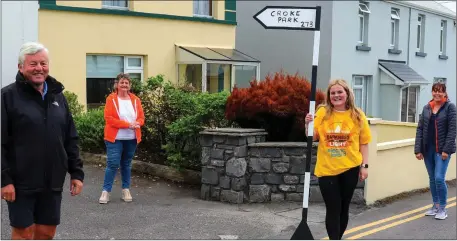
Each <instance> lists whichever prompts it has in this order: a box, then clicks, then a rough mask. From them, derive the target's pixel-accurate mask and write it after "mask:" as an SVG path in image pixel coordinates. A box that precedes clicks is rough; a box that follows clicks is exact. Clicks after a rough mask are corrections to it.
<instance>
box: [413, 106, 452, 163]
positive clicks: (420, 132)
mask: <svg viewBox="0 0 457 241" xmlns="http://www.w3.org/2000/svg"><path fill="white" fill-rule="evenodd" d="M432 105H433V102H432V101H430V102H429V103H428V104H427V105H425V106H424V109H423V110H422V114H421V116H420V118H419V123H418V126H417V130H416V144H415V146H414V154H418V153H422V154H423V155H425V153H426V152H427V150H428V147H429V146H430V143H429V142H430V141H434V142H435V146H436V152H437V153H442V152H445V153H447V154H448V155H450V154H453V153H455V151H456V150H455V149H456V144H455V142H456V135H457V129H456V125H457V123H456V107H455V104H453V103H451V102H450V101H449V100H447V101H446V102H445V103H444V104H443V106H441V108H440V110H439V111H438V113H437V115H436V119H435V123H432V124H433V125H434V126H435V128H436V129H435V130H436V131H435V138H433V140H430V138H429V133H428V131H429V124H430V118H431V116H432V109H433V108H432Z"/></svg>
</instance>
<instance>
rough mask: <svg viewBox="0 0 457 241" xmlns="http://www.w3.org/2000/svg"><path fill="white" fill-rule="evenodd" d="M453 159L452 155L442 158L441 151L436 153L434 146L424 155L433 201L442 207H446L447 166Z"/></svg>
mask: <svg viewBox="0 0 457 241" xmlns="http://www.w3.org/2000/svg"><path fill="white" fill-rule="evenodd" d="M449 160H451V155H449V156H448V158H447V159H446V160H443V159H442V158H441V153H436V150H435V149H434V147H431V148H429V150H428V152H427V153H426V155H425V156H424V162H425V167H426V168H427V173H428V177H429V181H430V191H431V193H432V200H433V203H434V204H435V205H436V204H439V205H440V207H442V208H444V207H446V201H447V185H446V181H445V177H446V171H447V167H448V165H449Z"/></svg>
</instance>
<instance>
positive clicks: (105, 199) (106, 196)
mask: <svg viewBox="0 0 457 241" xmlns="http://www.w3.org/2000/svg"><path fill="white" fill-rule="evenodd" d="M98 202H99V203H101V204H105V203H108V202H109V193H108V192H107V191H103V192H102V195H101V196H100V199H99V200H98Z"/></svg>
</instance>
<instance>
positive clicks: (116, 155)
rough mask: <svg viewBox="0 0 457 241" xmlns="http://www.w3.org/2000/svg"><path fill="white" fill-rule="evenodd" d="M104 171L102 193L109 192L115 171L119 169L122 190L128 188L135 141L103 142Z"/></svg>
mask: <svg viewBox="0 0 457 241" xmlns="http://www.w3.org/2000/svg"><path fill="white" fill-rule="evenodd" d="M105 145H106V157H107V158H106V162H107V163H106V169H105V181H104V183H103V191H107V192H111V188H112V187H113V182H114V178H115V176H116V173H117V170H118V169H119V167H120V168H121V177H122V188H123V189H125V188H129V187H130V178H131V171H132V158H133V156H134V155H135V150H136V146H137V143H136V139H133V140H116V141H115V142H114V143H112V142H109V141H105Z"/></svg>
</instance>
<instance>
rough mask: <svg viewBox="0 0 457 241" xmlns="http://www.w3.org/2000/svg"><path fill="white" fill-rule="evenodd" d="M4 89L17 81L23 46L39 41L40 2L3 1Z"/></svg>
mask: <svg viewBox="0 0 457 241" xmlns="http://www.w3.org/2000/svg"><path fill="white" fill-rule="evenodd" d="M0 12H1V13H2V14H1V17H2V31H1V35H0V36H1V39H2V48H1V50H0V52H1V55H2V62H1V65H0V70H1V72H2V79H1V80H2V81H1V82H2V87H4V86H7V85H8V84H11V83H13V82H14V81H15V78H16V73H17V61H18V57H19V49H20V48H21V45H22V44H24V43H25V42H28V41H37V40H38V2H36V1H2V2H1V4H0Z"/></svg>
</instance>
